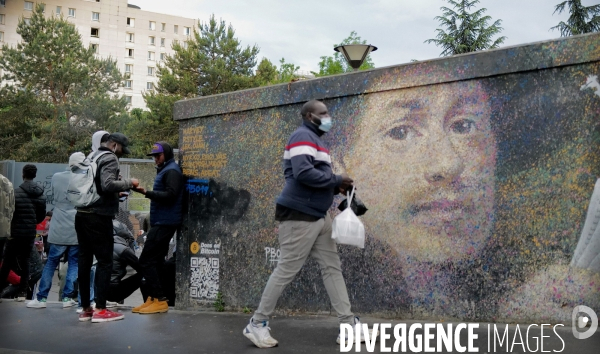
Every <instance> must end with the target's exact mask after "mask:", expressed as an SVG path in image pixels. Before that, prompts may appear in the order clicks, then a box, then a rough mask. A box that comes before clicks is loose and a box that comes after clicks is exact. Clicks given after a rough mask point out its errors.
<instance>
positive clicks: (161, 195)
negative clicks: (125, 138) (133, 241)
mask: <svg viewBox="0 0 600 354" xmlns="http://www.w3.org/2000/svg"><path fill="white" fill-rule="evenodd" d="M148 156H152V157H154V163H156V169H157V173H156V178H155V179H154V187H153V189H154V190H152V191H146V190H145V189H144V188H137V189H134V190H135V191H137V192H139V193H142V194H144V195H145V196H146V198H149V199H150V231H149V232H148V236H147V237H146V242H145V244H144V249H143V250H142V254H141V256H140V266H141V268H142V275H143V276H144V279H145V281H146V286H147V288H148V294H149V296H148V298H147V299H146V302H145V303H143V304H142V305H140V306H138V307H135V308H134V309H133V310H131V312H134V313H141V314H151V313H161V312H167V311H168V310H169V305H168V299H167V297H166V296H165V294H164V292H163V289H162V286H161V284H160V278H159V269H160V268H161V267H162V265H163V263H164V262H165V257H166V255H167V253H168V252H169V242H170V241H171V238H172V237H173V234H175V232H176V231H177V228H178V227H179V226H180V225H181V205H182V197H183V174H182V173H181V169H180V168H179V165H178V164H177V163H176V162H175V157H174V155H173V149H172V148H171V145H169V144H168V143H166V142H164V141H159V142H157V143H156V144H154V146H153V147H152V152H150V153H149V154H148Z"/></svg>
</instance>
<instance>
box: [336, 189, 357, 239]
mask: <svg viewBox="0 0 600 354" xmlns="http://www.w3.org/2000/svg"><path fill="white" fill-rule="evenodd" d="M355 189H356V188H352V192H350V197H348V205H351V204H350V203H351V202H352V198H353V197H354V190H355ZM332 228H333V231H332V233H331V238H332V239H334V240H335V242H336V243H338V244H342V245H350V246H356V247H360V248H365V226H364V225H363V223H362V221H360V219H359V218H358V216H356V214H354V212H353V211H352V208H346V209H345V210H344V211H342V212H341V213H340V214H339V215H338V216H336V217H335V218H334V219H333V225H332Z"/></svg>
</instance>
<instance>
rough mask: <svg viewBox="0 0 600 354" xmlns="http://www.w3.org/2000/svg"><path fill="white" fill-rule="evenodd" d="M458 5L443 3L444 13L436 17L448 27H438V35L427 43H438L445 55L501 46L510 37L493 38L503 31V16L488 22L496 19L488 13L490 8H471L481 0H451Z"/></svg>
mask: <svg viewBox="0 0 600 354" xmlns="http://www.w3.org/2000/svg"><path fill="white" fill-rule="evenodd" d="M447 1H448V3H450V4H451V5H452V6H453V7H454V8H455V9H456V11H455V10H453V9H450V8H448V7H445V6H443V7H441V10H442V11H443V16H436V17H435V19H436V20H439V21H440V24H441V25H442V26H443V27H445V28H446V29H445V30H444V29H440V28H438V29H437V30H436V31H437V37H436V39H428V40H426V41H425V43H434V44H435V45H437V46H439V47H442V48H443V49H444V50H443V51H442V53H441V54H440V55H441V56H447V55H455V54H463V53H470V52H476V51H478V50H486V49H492V48H497V47H498V46H499V45H500V44H502V43H503V42H504V40H505V39H506V37H504V36H502V37H500V38H497V39H496V40H493V37H494V36H495V35H497V34H499V33H500V32H501V31H502V27H500V24H501V23H502V21H501V20H496V21H495V22H494V23H493V24H491V25H488V23H489V22H490V21H491V20H492V18H491V17H490V16H484V15H483V14H484V13H485V11H487V10H486V9H484V8H481V9H479V10H477V11H474V12H469V10H470V9H471V8H472V7H474V6H475V5H476V4H478V3H479V0H471V1H469V0H457V1H454V0H447Z"/></svg>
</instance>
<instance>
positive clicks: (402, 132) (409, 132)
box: [386, 125, 420, 140]
mask: <svg viewBox="0 0 600 354" xmlns="http://www.w3.org/2000/svg"><path fill="white" fill-rule="evenodd" d="M386 135H387V136H389V137H390V138H392V139H394V140H410V139H412V138H414V137H417V136H419V135H420V134H419V133H418V132H417V131H416V130H415V129H414V128H413V127H411V126H408V125H399V126H397V127H394V128H392V129H390V130H389V131H388V132H387V134H386Z"/></svg>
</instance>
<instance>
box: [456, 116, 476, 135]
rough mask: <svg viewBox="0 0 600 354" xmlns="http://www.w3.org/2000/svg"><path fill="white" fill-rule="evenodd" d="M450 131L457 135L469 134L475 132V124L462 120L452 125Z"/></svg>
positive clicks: (468, 120)
mask: <svg viewBox="0 0 600 354" xmlns="http://www.w3.org/2000/svg"><path fill="white" fill-rule="evenodd" d="M450 131H451V132H453V133H456V134H469V133H472V132H473V131H475V122H474V121H472V120H470V119H460V120H457V121H454V122H452V124H450Z"/></svg>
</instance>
